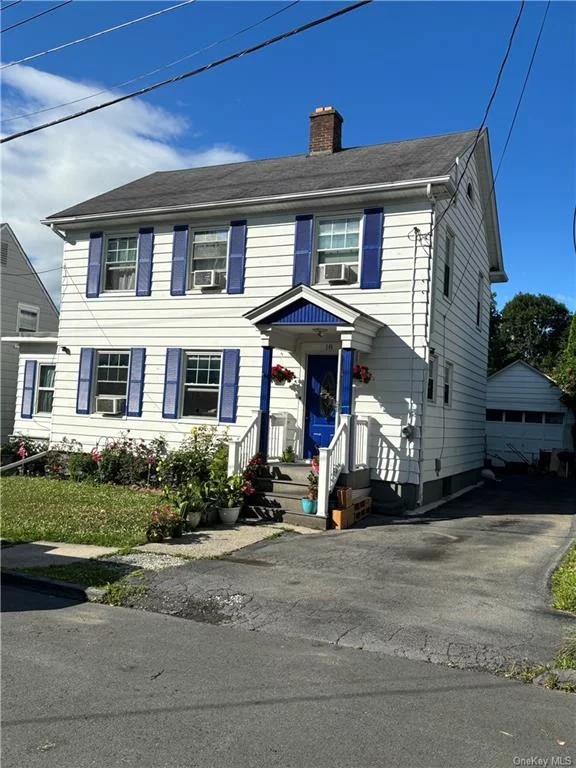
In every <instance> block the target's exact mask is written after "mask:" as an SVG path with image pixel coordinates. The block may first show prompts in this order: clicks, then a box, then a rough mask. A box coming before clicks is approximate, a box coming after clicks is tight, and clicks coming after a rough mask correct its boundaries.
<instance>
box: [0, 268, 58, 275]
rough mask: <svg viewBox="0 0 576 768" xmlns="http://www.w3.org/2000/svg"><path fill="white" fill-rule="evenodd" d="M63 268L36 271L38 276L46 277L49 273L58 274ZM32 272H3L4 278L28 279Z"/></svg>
mask: <svg viewBox="0 0 576 768" xmlns="http://www.w3.org/2000/svg"><path fill="white" fill-rule="evenodd" d="M59 269H62V267H52V269H40V270H38V269H35V270H34V272H36V274H37V275H45V274H46V273H47V272H56V271H57V270H59ZM29 274H30V272H2V277H28V275H29Z"/></svg>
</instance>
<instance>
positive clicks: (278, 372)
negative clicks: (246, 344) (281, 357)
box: [271, 365, 296, 384]
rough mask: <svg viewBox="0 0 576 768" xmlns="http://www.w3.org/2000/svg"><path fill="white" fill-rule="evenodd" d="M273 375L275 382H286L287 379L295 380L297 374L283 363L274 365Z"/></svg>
mask: <svg viewBox="0 0 576 768" xmlns="http://www.w3.org/2000/svg"><path fill="white" fill-rule="evenodd" d="M271 376H272V381H273V382H274V384H284V383H285V382H286V381H288V382H290V381H293V379H294V377H295V376H296V374H295V373H294V371H291V370H290V369H289V368H285V367H284V366H283V365H273V366H272V371H271Z"/></svg>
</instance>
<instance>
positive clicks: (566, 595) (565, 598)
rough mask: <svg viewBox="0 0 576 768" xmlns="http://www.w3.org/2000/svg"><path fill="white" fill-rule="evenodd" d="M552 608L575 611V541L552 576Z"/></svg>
mask: <svg viewBox="0 0 576 768" xmlns="http://www.w3.org/2000/svg"><path fill="white" fill-rule="evenodd" d="M552 596H553V598H554V608H559V609H560V610H562V611H572V612H573V613H576V542H575V543H574V544H573V545H572V547H571V548H570V549H569V550H568V552H567V553H566V554H565V555H564V558H563V559H562V562H561V563H560V565H559V566H558V568H557V569H556V571H555V573H554V575H553V576H552Z"/></svg>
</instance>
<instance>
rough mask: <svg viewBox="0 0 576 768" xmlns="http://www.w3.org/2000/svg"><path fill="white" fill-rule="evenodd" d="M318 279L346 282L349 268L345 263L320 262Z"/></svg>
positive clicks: (329, 281)
mask: <svg viewBox="0 0 576 768" xmlns="http://www.w3.org/2000/svg"><path fill="white" fill-rule="evenodd" d="M320 280H324V281H326V282H327V283H348V282H350V278H349V269H348V265H347V264H321V265H320Z"/></svg>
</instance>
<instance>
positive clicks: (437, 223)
mask: <svg viewBox="0 0 576 768" xmlns="http://www.w3.org/2000/svg"><path fill="white" fill-rule="evenodd" d="M525 5H526V2H525V0H521V2H520V8H519V10H518V14H517V16H516V21H515V22H514V26H513V27H512V32H511V33H510V37H509V38H508V46H507V47H506V53H505V54H504V58H503V59H502V63H501V64H500V69H499V70H498V76H497V77H496V82H495V83H494V87H493V88H492V93H491V94H490V98H489V99H488V104H487V106H486V109H485V110H484V117H483V118H482V122H481V123H480V127H479V128H478V132H477V134H476V138H475V139H474V143H473V145H472V148H471V149H470V152H469V154H468V159H467V160H466V163H465V165H464V169H463V171H462V173H461V174H460V175H459V178H458V182H457V184H456V189H455V190H454V192H453V194H452V196H451V198H450V200H449V201H448V203H447V205H446V208H445V209H444V211H443V212H442V213H441V214H440V216H439V217H438V219H437V220H436V223H435V224H434V227H433V228H432V231H431V232H430V234H431V235H432V234H433V233H434V231H435V230H436V229H438V226H439V224H440V222H441V221H442V219H443V218H444V216H446V213H447V212H448V210H449V209H450V206H451V205H452V203H453V202H454V200H455V199H456V195H457V194H458V190H459V188H460V184H461V183H462V179H463V178H464V176H465V175H466V171H467V170H468V166H469V165H470V161H471V159H472V156H473V154H474V150H475V149H476V146H477V144H478V142H479V141H480V136H481V135H482V131H483V130H484V126H485V125H486V120H487V119H488V113H489V112H490V108H491V107H492V103H493V102H494V99H495V98H496V93H497V92H498V87H499V85H500V80H501V79H502V74H503V73H504V68H505V66H506V62H507V61H508V57H509V56H510V51H511V50H512V43H513V42H514V37H515V35H516V30H517V29H518V24H519V23H520V17H521V16H522V12H523V10H524V6H525Z"/></svg>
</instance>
